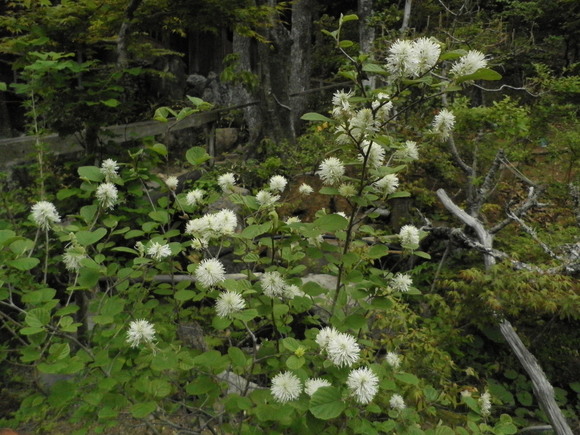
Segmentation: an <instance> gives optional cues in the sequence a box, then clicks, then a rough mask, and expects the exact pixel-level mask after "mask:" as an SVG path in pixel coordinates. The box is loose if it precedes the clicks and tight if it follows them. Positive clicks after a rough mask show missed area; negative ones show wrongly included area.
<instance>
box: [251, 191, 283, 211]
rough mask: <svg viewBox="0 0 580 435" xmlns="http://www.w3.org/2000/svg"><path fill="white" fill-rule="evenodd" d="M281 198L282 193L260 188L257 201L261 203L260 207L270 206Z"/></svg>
mask: <svg viewBox="0 0 580 435" xmlns="http://www.w3.org/2000/svg"><path fill="white" fill-rule="evenodd" d="M279 200H280V195H272V194H271V193H270V192H268V191H267V190H260V191H259V192H258V193H257V194H256V201H258V204H260V207H270V206H271V205H274V204H275V203H276V202H277V201H279Z"/></svg>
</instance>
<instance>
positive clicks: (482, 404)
mask: <svg viewBox="0 0 580 435" xmlns="http://www.w3.org/2000/svg"><path fill="white" fill-rule="evenodd" d="M479 409H480V410H481V415H482V416H483V417H487V416H489V415H490V414H491V394H489V391H486V392H485V393H483V394H482V395H481V397H480V398H479Z"/></svg>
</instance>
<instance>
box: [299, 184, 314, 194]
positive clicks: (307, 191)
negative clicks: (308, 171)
mask: <svg viewBox="0 0 580 435" xmlns="http://www.w3.org/2000/svg"><path fill="white" fill-rule="evenodd" d="M298 192H300V194H302V195H310V194H311V193H312V192H314V189H313V188H312V187H311V186H309V185H308V184H306V183H302V184H301V185H300V187H299V188H298Z"/></svg>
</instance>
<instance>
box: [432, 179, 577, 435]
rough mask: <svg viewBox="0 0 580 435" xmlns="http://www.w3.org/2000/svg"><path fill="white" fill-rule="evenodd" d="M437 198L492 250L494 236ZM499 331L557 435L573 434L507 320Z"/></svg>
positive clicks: (487, 257) (491, 260)
mask: <svg viewBox="0 0 580 435" xmlns="http://www.w3.org/2000/svg"><path fill="white" fill-rule="evenodd" d="M437 197H438V198H439V200H440V201H441V202H442V203H443V205H444V206H445V208H446V209H447V210H448V211H449V212H451V213H452V214H453V215H454V216H455V217H457V218H458V219H459V220H461V221H462V222H463V223H464V224H465V225H467V226H469V227H471V228H472V229H473V230H474V231H475V233H476V234H477V237H478V239H479V242H480V243H481V244H482V245H483V246H484V248H486V249H488V250H489V252H491V251H492V249H493V236H492V235H491V234H490V233H489V232H488V231H487V230H486V229H485V227H484V226H483V224H482V223H481V222H480V221H479V220H478V219H476V218H474V217H473V216H471V215H469V214H467V213H466V212H465V211H464V210H462V209H461V208H460V207H458V206H457V205H456V204H455V203H454V202H453V201H452V200H451V198H449V196H448V195H447V193H446V192H445V190H443V189H439V190H438V191H437ZM483 258H484V263H485V269H486V270H487V271H489V269H490V268H491V267H492V266H493V265H494V264H495V257H494V256H493V255H491V254H490V253H484V255H483ZM499 329H500V331H501V334H502V335H503V337H504V338H505V340H506V341H507V343H508V345H509V346H510V348H511V350H512V352H513V353H514V354H515V355H516V357H517V358H518V360H519V361H520V364H521V365H522V367H523V368H524V370H525V371H526V372H527V374H528V376H529V377H530V379H531V380H532V386H533V389H534V394H535V396H536V398H537V399H538V403H539V404H540V408H541V409H542V410H543V411H544V412H545V413H546V415H547V416H548V419H549V420H550V423H551V424H552V428H553V429H554V431H555V432H556V434H557V435H573V433H572V429H570V426H569V425H568V423H567V422H566V419H565V418H564V415H563V414H562V411H561V410H560V408H559V407H558V404H557V403H556V400H555V399H554V389H553V387H552V385H551V384H550V381H549V380H548V378H547V377H546V374H545V373H544V371H543V370H542V368H541V367H540V365H539V364H538V361H537V360H536V358H535V357H534V355H532V353H531V352H530V351H529V350H528V349H527V348H526V346H525V345H524V343H523V342H522V340H521V339H520V337H519V336H518V334H517V332H516V331H515V330H514V328H513V326H512V324H511V323H510V322H509V321H508V320H507V319H499Z"/></svg>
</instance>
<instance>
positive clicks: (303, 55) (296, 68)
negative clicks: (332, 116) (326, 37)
mask: <svg viewBox="0 0 580 435" xmlns="http://www.w3.org/2000/svg"><path fill="white" fill-rule="evenodd" d="M290 38H291V40H292V47H291V49H290V57H291V65H290V89H289V91H290V94H298V93H300V92H304V91H307V90H308V89H310V71H311V70H312V59H311V46H312V41H311V39H312V1H310V0H298V1H296V2H295V3H294V4H293V5H292V30H291V31H290ZM290 103H291V104H290V107H292V122H293V125H294V126H295V127H296V126H298V124H299V122H300V117H301V116H302V115H303V114H304V112H305V111H306V107H307V104H308V96H307V95H305V94H303V95H294V96H293V97H292V99H291V100H290Z"/></svg>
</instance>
